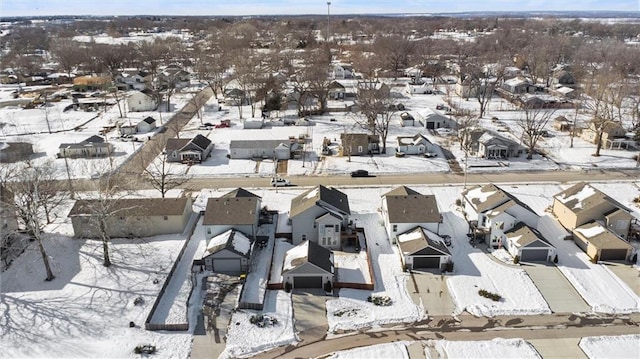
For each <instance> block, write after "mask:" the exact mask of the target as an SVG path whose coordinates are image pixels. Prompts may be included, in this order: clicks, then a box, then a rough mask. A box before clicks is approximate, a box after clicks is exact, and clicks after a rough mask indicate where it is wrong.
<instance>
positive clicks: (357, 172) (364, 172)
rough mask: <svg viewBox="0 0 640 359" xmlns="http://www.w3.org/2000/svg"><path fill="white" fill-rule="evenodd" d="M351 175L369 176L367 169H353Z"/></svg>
mask: <svg viewBox="0 0 640 359" xmlns="http://www.w3.org/2000/svg"><path fill="white" fill-rule="evenodd" d="M351 177H369V171H365V170H355V171H353V172H351Z"/></svg>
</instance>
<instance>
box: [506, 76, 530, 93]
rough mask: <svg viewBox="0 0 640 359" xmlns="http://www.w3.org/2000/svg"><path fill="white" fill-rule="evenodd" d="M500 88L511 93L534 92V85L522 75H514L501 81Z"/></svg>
mask: <svg viewBox="0 0 640 359" xmlns="http://www.w3.org/2000/svg"><path fill="white" fill-rule="evenodd" d="M501 88H502V89H503V90H505V91H507V92H508V93H509V94H512V95H520V94H523V93H534V92H535V91H536V86H535V85H534V84H532V83H531V81H529V79H526V78H523V77H514V78H511V79H508V80H506V81H505V82H503V83H502V86H501Z"/></svg>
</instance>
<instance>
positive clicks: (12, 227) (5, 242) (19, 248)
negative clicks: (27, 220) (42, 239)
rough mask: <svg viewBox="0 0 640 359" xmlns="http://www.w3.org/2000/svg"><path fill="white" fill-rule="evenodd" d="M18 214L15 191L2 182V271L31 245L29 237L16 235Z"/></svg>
mask: <svg viewBox="0 0 640 359" xmlns="http://www.w3.org/2000/svg"><path fill="white" fill-rule="evenodd" d="M18 229H19V228H18V214H17V212H16V211H15V207H14V195H13V192H11V191H10V190H8V189H7V188H6V187H5V186H3V185H2V184H0V271H4V270H5V269H6V268H7V267H8V266H9V264H11V262H12V261H13V260H14V259H15V258H17V257H18V256H19V255H20V254H21V253H22V252H23V251H24V250H25V248H27V246H28V245H29V239H30V238H29V237H28V236H22V235H16V232H17V231H18Z"/></svg>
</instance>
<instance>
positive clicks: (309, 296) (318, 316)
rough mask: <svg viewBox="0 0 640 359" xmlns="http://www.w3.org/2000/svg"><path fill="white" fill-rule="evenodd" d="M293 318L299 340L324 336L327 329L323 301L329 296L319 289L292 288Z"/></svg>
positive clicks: (316, 338) (310, 339) (313, 339)
mask: <svg viewBox="0 0 640 359" xmlns="http://www.w3.org/2000/svg"><path fill="white" fill-rule="evenodd" d="M291 297H292V300H293V318H294V323H295V328H296V332H298V337H299V339H300V340H301V341H303V342H304V341H305V339H306V341H315V340H318V339H321V338H324V337H325V336H326V335H327V330H329V324H328V323H327V309H326V306H325V302H326V300H327V299H328V298H330V297H329V296H326V295H325V294H324V291H323V290H321V289H318V290H315V289H308V290H299V289H294V290H293V295H292V296H291Z"/></svg>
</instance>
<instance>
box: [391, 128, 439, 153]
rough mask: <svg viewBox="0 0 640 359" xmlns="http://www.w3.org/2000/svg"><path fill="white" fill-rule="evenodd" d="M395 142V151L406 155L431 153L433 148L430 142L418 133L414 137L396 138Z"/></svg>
mask: <svg viewBox="0 0 640 359" xmlns="http://www.w3.org/2000/svg"><path fill="white" fill-rule="evenodd" d="M397 141H398V147H396V151H397V152H402V153H404V154H407V155H422V154H425V153H427V152H432V151H433V147H434V146H433V143H431V141H429V140H428V139H427V138H426V137H425V136H424V135H422V134H419V133H418V134H416V135H414V136H398V137H397Z"/></svg>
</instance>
